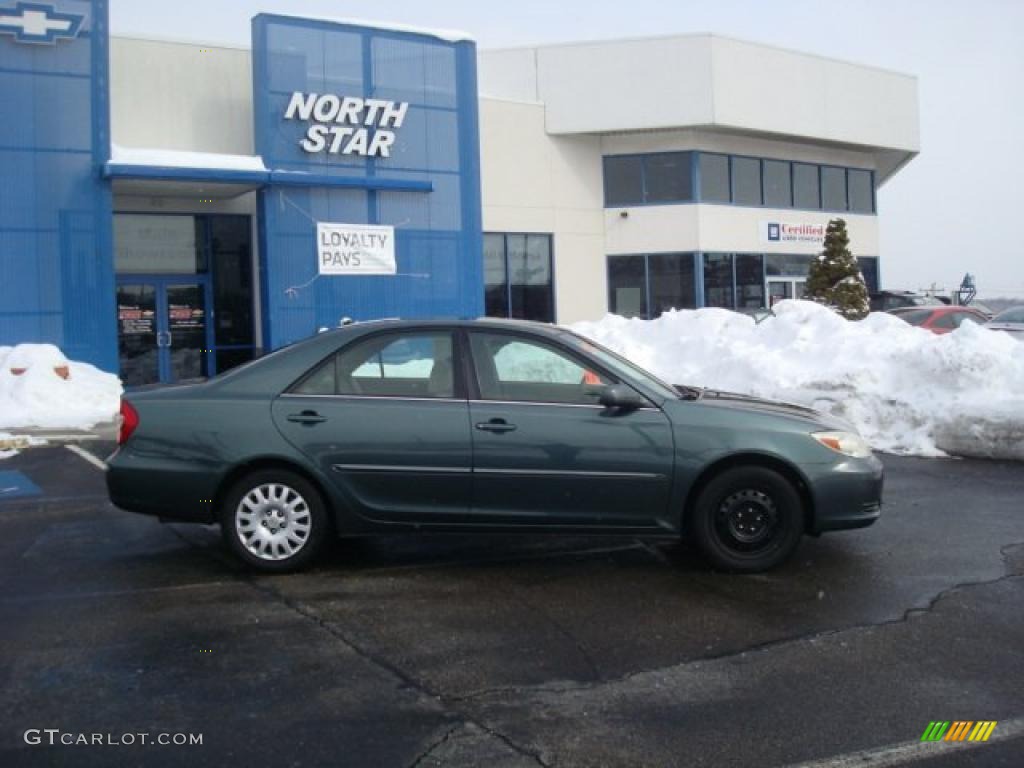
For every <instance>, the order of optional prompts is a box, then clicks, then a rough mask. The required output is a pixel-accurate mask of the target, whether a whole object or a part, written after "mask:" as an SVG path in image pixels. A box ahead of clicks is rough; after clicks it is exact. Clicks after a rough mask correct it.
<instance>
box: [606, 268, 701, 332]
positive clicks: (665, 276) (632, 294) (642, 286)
mask: <svg viewBox="0 0 1024 768" xmlns="http://www.w3.org/2000/svg"><path fill="white" fill-rule="evenodd" d="M696 306H697V296H696V281H695V275H694V260H693V254H692V253H651V254H640V255H629V256H609V257H608V309H609V311H611V312H613V313H614V314H616V315H622V316H623V317H640V318H644V319H652V318H655V317H658V316H659V315H661V314H662V313H663V312H667V311H669V310H671V309H693V308H694V307H696Z"/></svg>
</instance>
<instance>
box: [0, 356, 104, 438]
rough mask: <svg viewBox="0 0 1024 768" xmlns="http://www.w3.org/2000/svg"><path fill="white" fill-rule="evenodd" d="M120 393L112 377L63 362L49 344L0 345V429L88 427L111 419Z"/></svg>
mask: <svg viewBox="0 0 1024 768" xmlns="http://www.w3.org/2000/svg"><path fill="white" fill-rule="evenodd" d="M15 371H22V372H21V373H20V374H15ZM62 372H63V373H66V374H67V379H64V378H62V376H61V375H60V373H62ZM121 392H122V389H121V382H120V380H119V379H118V378H117V376H114V375H112V374H109V373H104V372H103V371H101V370H99V369H98V368H95V367H93V366H91V365H89V364H88V363H79V362H74V361H68V360H67V359H66V358H65V357H64V355H63V354H61V351H60V350H59V349H57V347H55V346H53V345H52V344H19V345H18V346H16V347H0V429H2V428H8V429H10V428H24V427H37V428H42V429H90V428H91V427H93V426H95V425H96V424H99V423H101V422H106V421H112V420H113V419H114V417H115V416H116V415H117V412H118V409H119V408H120V398H121Z"/></svg>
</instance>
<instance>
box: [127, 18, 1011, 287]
mask: <svg viewBox="0 0 1024 768" xmlns="http://www.w3.org/2000/svg"><path fill="white" fill-rule="evenodd" d="M260 11H278V12H284V13H293V14H298V15H303V14H309V15H320V16H342V17H349V18H367V19H373V20H377V21H394V22H401V23H404V24H414V25H420V26H429V27H444V28H454V29H460V30H464V31H466V32H469V33H470V34H472V35H473V36H474V37H475V38H476V39H477V41H478V44H479V46H480V47H481V48H495V47H501V46H507V45H525V44H530V43H545V42H559V41H567V40H582V39H603V38H616V37H629V36H643V35H662V34H667V33H686V32H714V33H717V34H722V35H731V36H734V37H740V38H743V39H747V40H754V41H757V42H764V43H770V44H773V45H780V46H785V47H789V48H795V49H798V50H802V51H808V52H812V53H818V54H822V55H826V56H835V57H837V58H841V59H848V60H851V61H856V62H862V63H866V64H873V65H876V66H880V67H887V68H891V69H896V70H899V71H901V72H907V73H910V74H914V75H917V76H918V78H919V85H920V103H921V104H920V105H921V144H922V152H921V155H920V156H919V157H917V158H916V159H915V160H914V161H913V162H912V163H911V164H910V165H909V166H908V167H907V168H905V169H904V170H903V171H901V172H900V173H899V174H898V175H897V176H896V177H895V178H893V179H892V180H891V181H890V182H889V183H888V184H886V185H885V186H884V187H883V188H882V190H881V191H880V192H879V212H880V216H881V228H882V248H881V250H882V254H881V255H882V280H883V283H884V284H885V285H886V286H887V287H898V288H919V287H924V286H927V285H930V284H931V283H933V282H935V283H938V284H939V285H940V286H945V287H947V288H952V287H955V286H956V285H957V284H958V283H959V281H960V278H961V277H962V276H963V273H964V272H966V271H970V272H972V273H974V275H975V277H976V279H977V282H978V286H979V294H980V295H981V296H1009V297H1013V298H1017V299H1020V300H1021V302H1022V303H1024V233H1018V232H1017V230H1016V229H1015V227H1016V225H1017V224H1018V223H1019V222H1020V221H1021V220H1022V219H1024V211H1022V208H1024V148H1022V146H1021V145H1022V143H1024V98H1022V94H1024V42H1022V32H1024V1H1022V0H974V1H973V2H963V1H962V0H931V2H924V1H922V0H857V1H856V2H835V1H825V0H818V1H817V2H810V1H809V0H773V1H772V2H756V0H710V1H699V2H698V1H689V0H669V1H668V2H657V1H656V0H630V1H629V2H611V1H609V0H589V1H580V0H559V1H557V2H552V1H551V0H516V1H515V2H504V1H501V0H498V1H492V2H485V1H483V0H476V1H475V2H471V1H470V0H431V1H430V2H424V1H423V0H376V2H374V3H372V4H369V3H351V2H343V1H342V0H329V1H328V0H276V2H275V0H175V2H159V3H158V2H153V1H152V0H111V27H112V30H113V33H114V34H119V35H141V36H149V37H170V38H181V39H198V40H203V41H206V42H226V43H234V44H242V45H247V44H248V43H249V19H250V18H251V17H252V16H253V15H254V14H256V13H258V12H260ZM780 85H783V84H780ZM853 245H854V247H855V246H856V244H855V243H854V244H853Z"/></svg>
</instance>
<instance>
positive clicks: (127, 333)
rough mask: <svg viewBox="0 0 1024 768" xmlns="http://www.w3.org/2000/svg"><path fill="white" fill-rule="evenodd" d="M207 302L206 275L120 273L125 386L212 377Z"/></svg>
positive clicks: (119, 315)
mask: <svg viewBox="0 0 1024 768" xmlns="http://www.w3.org/2000/svg"><path fill="white" fill-rule="evenodd" d="M209 306H210V301H209V283H208V280H207V279H206V278H197V277H183V276H173V277H155V276H152V275H144V276H142V275H140V276H137V277H136V276H130V275H121V276H119V277H118V280H117V330H118V353H119V357H120V363H121V379H122V381H123V382H124V385H125V386H126V387H138V386H143V385H145V384H154V383H171V382H176V381H187V380H189V379H197V378H202V377H204V376H208V375H209V374H210V365H209V363H210V347H211V345H210V343H209V338H208V336H209V331H210V324H209V322H208V321H209V311H208V308H209Z"/></svg>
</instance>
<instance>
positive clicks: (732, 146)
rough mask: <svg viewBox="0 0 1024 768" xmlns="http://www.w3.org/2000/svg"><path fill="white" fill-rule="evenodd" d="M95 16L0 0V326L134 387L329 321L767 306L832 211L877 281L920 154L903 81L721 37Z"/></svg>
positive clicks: (209, 368) (816, 242) (912, 89)
mask: <svg viewBox="0 0 1024 768" xmlns="http://www.w3.org/2000/svg"><path fill="white" fill-rule="evenodd" d="M107 15H108V8H107V2H106V0H51V1H49V2H19V1H18V0H0V98H2V103H3V104H4V120H2V121H0V344H12V343H18V342H50V343H54V344H58V345H59V346H61V348H62V349H63V350H64V351H65V353H66V354H67V355H68V356H69V357H72V358H75V359H81V360H87V361H89V362H92V363H95V364H97V365H99V366H100V367H102V368H104V369H106V370H110V371H117V372H119V373H120V374H121V376H122V378H123V379H124V380H125V382H126V384H127V385H129V386H130V385H137V384H144V383H149V382H155V381H175V380H182V379H189V378H195V377H197V376H204V375H211V374H213V373H215V372H218V371H222V370H225V369H227V368H230V367H232V366H234V365H237V364H239V363H240V362H242V361H245V360H248V359H251V358H253V357H254V356H257V355H259V354H262V353H263V352H266V351H269V350H271V349H275V348H278V347H280V346H283V345H285V344H288V343H290V342H293V341H296V340H298V339H301V338H304V337H306V336H309V335H311V334H313V333H316V332H317V331H318V330H319V329H321V328H323V327H328V326H334V325H337V324H338V323H339V321H340V320H341V319H342V318H352V319H355V320H364V319H371V318H379V317H396V316H401V317H428V316H429V317H436V316H460V317H462V316H477V315H481V314H487V315H491V316H507V317H516V318H526V319H533V320H541V321H547V322H559V323H570V322H574V321H578V320H590V319H597V318H599V317H601V316H603V315H604V314H606V313H607V312H614V313H617V314H622V315H627V316H635V317H646V318H651V317H656V316H657V315H659V314H660V313H662V312H664V311H666V310H668V309H671V308H688V307H702V306H717V307H729V308H747V307H749V308H752V307H762V306H770V304H771V303H772V302H773V301H776V300H778V299H781V298H786V297H792V296H799V295H800V293H801V291H802V287H803V283H804V280H805V277H806V273H807V269H808V266H809V264H810V260H811V258H812V257H813V255H814V254H815V253H817V252H819V251H820V249H821V243H822V238H823V235H824V229H825V226H826V224H827V223H828V221H829V219H831V218H834V217H837V216H838V217H842V218H843V219H845V220H846V222H847V225H848V228H849V233H850V240H851V249H852V250H853V252H854V253H855V254H856V255H857V257H858V258H859V259H860V262H861V266H862V271H863V274H864V277H865V280H866V281H867V283H868V285H869V286H870V287H876V286H878V285H879V282H880V280H881V272H882V269H883V264H882V263H881V262H880V260H879V257H880V255H881V254H880V248H879V219H878V210H877V205H876V191H877V189H878V187H879V186H881V185H882V184H884V183H885V182H886V181H887V180H888V179H889V178H891V177H892V176H893V175H894V174H895V173H897V172H898V171H899V170H900V169H901V168H902V167H903V166H904V165H905V164H906V163H907V162H909V161H910V160H911V159H912V158H913V157H914V156H915V155H916V154H917V152H918V149H919V139H918V106H917V82H916V79H915V78H913V77H911V76H907V75H902V74H897V73H894V72H890V71H886V70H882V69H878V68H875V67H869V66H860V65H855V64H850V63H846V62H841V61H836V60H832V59H827V58H822V57H819V56H813V55H807V54H802V53H796V52H793V51H787V50H782V49H779V48H774V47H771V46H765V45H759V44H754V43H748V42H740V41H736V40H732V39H728V38H723V37H718V36H714V35H706V34H701V35H677V36H666V37H658V38H649V39H631V40H617V41H604V42H592V43H591V42H586V43H569V44H561V45H547V46H539V47H525V48H514V49H504V50H492V51H478V50H477V49H476V46H475V44H474V43H473V41H472V40H471V39H469V38H467V37H465V36H463V35H459V34H455V33H447V32H431V31H425V30H414V29H405V28H399V27H396V26H381V25H373V24H365V23H360V22H348V21H332V20H324V19H310V18H299V17H291V16H282V15H274V14H260V15H257V16H256V17H255V18H253V19H252V44H251V46H249V47H246V48H242V47H230V46H224V45H210V44H205V43H200V42H171V41H163V40H150V39H136V38H119V37H111V36H110V35H109V31H108V18H107ZM197 34H198V35H201V34H202V32H201V28H200V29H199V31H197Z"/></svg>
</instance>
